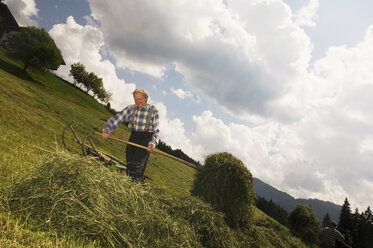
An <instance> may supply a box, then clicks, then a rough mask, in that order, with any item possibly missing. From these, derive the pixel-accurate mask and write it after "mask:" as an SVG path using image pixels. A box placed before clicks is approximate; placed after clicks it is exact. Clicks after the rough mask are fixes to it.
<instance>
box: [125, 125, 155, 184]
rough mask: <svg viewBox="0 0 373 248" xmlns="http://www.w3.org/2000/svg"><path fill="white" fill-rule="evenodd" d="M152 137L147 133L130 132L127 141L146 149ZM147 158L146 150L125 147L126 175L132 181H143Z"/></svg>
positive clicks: (129, 146) (130, 146)
mask: <svg viewBox="0 0 373 248" xmlns="http://www.w3.org/2000/svg"><path fill="white" fill-rule="evenodd" d="M152 136H153V133H149V132H131V136H130V138H129V140H128V141H130V142H132V143H136V144H139V145H142V146H146V147H148V144H149V142H150V141H151V140H152ZM148 157H149V152H148V151H147V150H145V149H142V148H140V147H136V146H132V145H127V148H126V159H127V174H128V175H129V176H130V177H131V178H133V179H136V180H140V181H143V180H144V172H145V167H146V163H147V162H148Z"/></svg>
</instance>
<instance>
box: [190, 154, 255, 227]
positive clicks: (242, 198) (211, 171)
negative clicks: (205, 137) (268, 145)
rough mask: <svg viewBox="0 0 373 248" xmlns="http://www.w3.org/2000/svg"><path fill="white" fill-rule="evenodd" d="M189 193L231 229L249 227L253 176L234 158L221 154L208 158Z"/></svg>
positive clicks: (252, 198)
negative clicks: (207, 205) (218, 213)
mask: <svg viewBox="0 0 373 248" xmlns="http://www.w3.org/2000/svg"><path fill="white" fill-rule="evenodd" d="M191 192H192V193H193V194H194V195H196V196H199V197H201V198H202V199H203V200H205V201H206V202H208V203H211V204H212V205H213V206H214V207H215V208H216V209H217V210H218V211H221V212H223V213H224V214H225V220H226V222H227V224H228V225H229V226H230V227H232V228H238V227H240V228H249V227H250V226H251V223H252V204H253V202H254V190H253V182H252V175H251V173H250V171H249V170H248V169H247V168H246V167H245V165H244V164H243V163H242V161H241V160H239V159H237V158H236V157H234V156H233V155H231V154H229V153H225V152H224V153H216V154H212V155H210V156H208V157H207V158H206V161H205V165H204V166H203V167H201V168H200V170H199V171H198V173H197V175H196V179H195V181H194V186H193V189H192V191H191Z"/></svg>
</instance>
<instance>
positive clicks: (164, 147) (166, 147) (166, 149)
mask: <svg viewBox="0 0 373 248" xmlns="http://www.w3.org/2000/svg"><path fill="white" fill-rule="evenodd" d="M157 148H158V149H159V150H161V151H163V152H165V153H168V154H170V155H172V156H175V157H177V158H180V159H182V160H184V161H187V162H189V163H191V164H194V165H195V166H201V163H200V162H198V161H196V160H194V159H192V158H191V157H189V156H188V155H187V154H185V153H184V152H183V151H182V150H180V149H175V150H174V149H172V148H171V146H169V145H167V144H166V143H165V142H163V141H162V140H159V142H158V144H157Z"/></svg>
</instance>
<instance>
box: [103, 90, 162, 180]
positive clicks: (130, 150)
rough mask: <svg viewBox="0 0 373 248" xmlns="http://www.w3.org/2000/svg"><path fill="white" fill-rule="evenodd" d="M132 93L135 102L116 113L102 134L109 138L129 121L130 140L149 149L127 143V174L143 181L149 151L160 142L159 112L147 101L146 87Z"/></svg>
mask: <svg viewBox="0 0 373 248" xmlns="http://www.w3.org/2000/svg"><path fill="white" fill-rule="evenodd" d="M132 95H133V98H134V101H135V104H133V105H129V106H127V107H126V108H125V109H123V110H122V111H121V112H118V113H117V114H116V115H114V116H113V117H112V118H111V119H110V120H109V121H108V122H107V123H106V125H105V127H104V129H103V130H102V133H101V136H102V137H103V138H104V139H107V138H108V137H109V133H110V132H112V131H113V130H114V129H115V128H117V127H118V126H119V124H120V123H122V122H125V123H128V129H129V130H130V131H131V136H130V138H129V141H130V142H133V143H137V144H140V145H143V146H146V147H147V150H145V149H142V148H139V147H135V146H131V145H127V148H126V159H127V174H128V175H129V176H130V177H131V178H133V179H135V180H139V181H141V182H143V180H144V172H145V167H146V163H147V161H148V157H149V153H150V152H152V151H153V150H154V148H155V146H156V145H157V143H158V135H159V114H158V110H157V109H156V108H155V107H154V106H153V105H150V104H148V103H147V101H148V98H149V95H148V93H147V92H146V91H145V90H144V89H141V88H138V89H136V90H135V91H134V92H133V93H132Z"/></svg>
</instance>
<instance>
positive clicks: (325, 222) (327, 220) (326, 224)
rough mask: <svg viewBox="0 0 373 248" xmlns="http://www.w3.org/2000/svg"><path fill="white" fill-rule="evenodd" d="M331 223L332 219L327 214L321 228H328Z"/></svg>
mask: <svg viewBox="0 0 373 248" xmlns="http://www.w3.org/2000/svg"><path fill="white" fill-rule="evenodd" d="M331 222H332V219H331V218H330V216H329V213H326V214H325V216H324V218H323V220H322V226H325V227H326V226H330V223H331Z"/></svg>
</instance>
